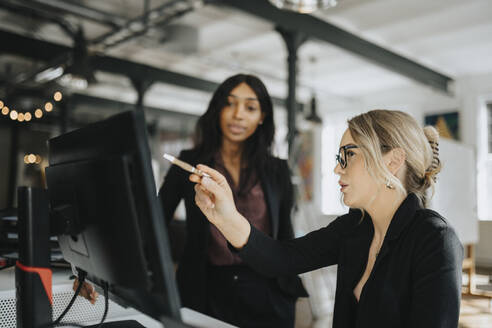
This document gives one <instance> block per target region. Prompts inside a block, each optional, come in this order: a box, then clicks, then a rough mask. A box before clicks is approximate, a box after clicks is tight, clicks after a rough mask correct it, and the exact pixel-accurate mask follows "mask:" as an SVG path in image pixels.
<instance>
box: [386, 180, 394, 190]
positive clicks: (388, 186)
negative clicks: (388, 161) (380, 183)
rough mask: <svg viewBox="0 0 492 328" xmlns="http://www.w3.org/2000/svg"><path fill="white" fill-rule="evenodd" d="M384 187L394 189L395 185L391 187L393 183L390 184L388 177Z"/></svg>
mask: <svg viewBox="0 0 492 328" xmlns="http://www.w3.org/2000/svg"><path fill="white" fill-rule="evenodd" d="M386 188H388V189H395V187H393V185H392V184H391V182H390V179H389V178H387V179H386Z"/></svg>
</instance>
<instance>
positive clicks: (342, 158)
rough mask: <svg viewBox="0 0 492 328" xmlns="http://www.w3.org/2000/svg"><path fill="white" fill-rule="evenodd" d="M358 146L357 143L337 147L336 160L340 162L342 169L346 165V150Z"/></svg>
mask: <svg viewBox="0 0 492 328" xmlns="http://www.w3.org/2000/svg"><path fill="white" fill-rule="evenodd" d="M354 148H359V146H357V145H345V146H342V147H340V148H339V149H338V155H336V157H335V158H336V161H337V162H338V163H339V164H340V167H341V168H342V169H344V168H346V167H347V150H348V149H354Z"/></svg>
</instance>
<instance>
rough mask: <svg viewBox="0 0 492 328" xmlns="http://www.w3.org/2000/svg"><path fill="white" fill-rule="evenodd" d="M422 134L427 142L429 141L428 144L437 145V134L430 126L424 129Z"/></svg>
mask: <svg viewBox="0 0 492 328" xmlns="http://www.w3.org/2000/svg"><path fill="white" fill-rule="evenodd" d="M424 134H425V136H426V138H427V140H429V143H439V132H437V130H436V128H435V127H433V126H432V125H427V126H425V127H424Z"/></svg>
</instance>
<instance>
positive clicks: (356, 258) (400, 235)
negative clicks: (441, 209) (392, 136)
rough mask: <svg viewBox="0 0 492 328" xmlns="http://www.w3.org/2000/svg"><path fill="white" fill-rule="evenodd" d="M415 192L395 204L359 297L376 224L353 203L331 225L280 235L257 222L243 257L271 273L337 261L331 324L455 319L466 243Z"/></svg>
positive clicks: (447, 323)
mask: <svg viewBox="0 0 492 328" xmlns="http://www.w3.org/2000/svg"><path fill="white" fill-rule="evenodd" d="M419 204H420V202H419V200H418V198H417V196H416V195H415V194H409V195H408V197H407V198H406V199H405V200H404V201H403V203H402V204H401V205H400V207H399V208H398V210H397V211H396V213H395V215H394V217H393V219H392V221H391V223H390V225H389V227H388V231H387V233H386V237H385V239H384V241H383V244H382V247H381V250H380V253H379V255H378V257H377V259H376V262H375V264H374V268H373V270H372V273H371V275H370V277H369V279H368V280H367V282H366V284H365V286H364V288H363V290H362V292H361V295H360V300H359V302H358V303H357V301H356V299H355V296H354V288H355V286H356V285H357V283H358V282H359V280H360V279H361V277H362V275H363V273H364V271H365V268H366V264H367V258H368V254H369V247H370V245H371V241H372V237H373V235H374V226H373V224H372V220H371V218H370V217H369V215H368V214H367V213H366V214H365V218H364V219H363V220H361V212H360V211H359V210H351V211H349V213H348V214H346V215H343V216H340V217H338V218H337V219H336V220H335V221H333V222H332V223H330V224H329V225H328V226H327V227H325V228H322V229H319V230H317V231H314V232H311V233H309V234H307V235H306V236H304V237H301V238H297V239H293V240H289V241H285V242H278V241H275V240H273V239H271V238H270V237H268V236H266V235H264V234H262V233H261V232H259V231H258V230H256V229H254V227H251V235H250V237H249V240H248V242H247V244H246V245H245V246H244V247H243V248H242V249H241V250H240V251H239V255H240V256H241V258H242V259H243V260H244V261H245V262H246V263H248V264H250V265H251V266H252V267H253V268H255V269H256V270H257V271H259V272H262V273H263V274H265V275H268V276H281V275H284V274H299V273H303V272H307V271H311V270H315V269H318V268H321V267H325V266H328V265H332V264H338V270H337V289H336V296H335V309H334V318H333V327H335V328H338V327H340V328H342V327H343V328H347V327H371V328H373V327H378V328H380V327H419V328H422V327H432V328H438V327H457V326H458V317H459V308H460V296H461V274H462V272H461V265H462V261H463V247H462V245H461V243H460V241H459V240H458V237H457V236H456V234H455V232H454V230H453V228H452V227H451V226H450V225H449V224H448V223H447V221H446V220H445V219H444V218H442V217H441V216H440V215H439V214H438V213H436V212H434V211H432V210H429V209H423V208H421V207H420V205H419Z"/></svg>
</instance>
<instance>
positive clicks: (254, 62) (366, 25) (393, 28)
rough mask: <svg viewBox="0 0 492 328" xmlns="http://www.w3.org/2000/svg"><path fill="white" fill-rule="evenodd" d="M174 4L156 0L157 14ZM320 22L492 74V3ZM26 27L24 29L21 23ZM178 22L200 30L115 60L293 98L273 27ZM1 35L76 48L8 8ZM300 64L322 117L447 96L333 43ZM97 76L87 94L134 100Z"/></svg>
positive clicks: (123, 84) (157, 92) (374, 5)
mask: <svg viewBox="0 0 492 328" xmlns="http://www.w3.org/2000/svg"><path fill="white" fill-rule="evenodd" d="M82 2H83V3H84V4H85V5H87V6H90V7H93V8H98V9H100V10H104V11H106V12H111V13H113V14H115V15H117V16H119V17H123V18H126V19H130V18H134V17H137V16H139V15H140V14H141V13H142V12H143V1H131V0H105V1H99V0H85V1H82ZM165 2H166V1H164V0H159V1H157V0H154V1H151V8H153V7H155V6H158V5H161V4H163V3H165ZM314 15H315V16H317V17H318V18H321V19H323V20H326V21H327V22H329V23H332V24H335V25H337V26H338V27H341V28H343V29H345V30H347V31H350V32H352V33H354V34H356V35H358V36H360V37H362V38H364V39H366V40H369V41H371V42H373V43H375V44H378V45H380V46H382V47H384V48H387V49H389V50H391V51H393V52H396V53H398V54H401V55H403V56H405V57H407V58H409V59H412V60H414V61H416V62H419V63H421V64H423V65H425V66H427V67H429V68H432V69H434V70H437V71H439V72H441V73H443V74H446V75H448V76H450V77H452V78H454V79H459V78H460V77H463V76H470V75H479V74H484V73H492V19H491V17H492V1H490V0H467V1H463V0H432V1H429V0H412V1H403V0H342V1H340V2H339V5H338V6H337V7H335V8H331V9H327V10H324V11H320V12H316V13H315V14H314ZM66 18H67V19H68V20H70V21H71V22H74V23H77V22H82V23H83V26H84V27H85V29H86V35H87V37H88V39H92V38H95V37H97V36H99V35H101V34H102V33H106V32H108V31H109V29H108V27H105V26H103V25H100V24H97V23H93V22H89V21H83V20H80V19H78V18H75V17H73V16H67V17H66ZM19 21H21V22H22V23H21V24H18V23H19ZM172 24H173V25H185V26H188V27H193V28H195V30H194V31H193V29H191V32H192V33H191V34H189V35H188V36H187V37H181V38H179V37H178V38H177V39H172V35H171V40H169V41H168V42H164V43H161V42H160V41H159V40H160V39H162V37H163V36H164V35H165V33H163V31H162V30H153V31H150V32H149V33H148V35H146V36H144V37H141V38H138V39H135V40H134V41H130V42H127V43H125V44H123V45H120V46H117V47H115V48H112V49H111V50H109V51H108V54H110V55H113V56H117V57H121V58H125V59H128V60H131V61H135V62H140V63H145V64H147V65H152V66H155V67H160V68H166V69H169V70H172V71H176V72H181V73H185V74H188V75H192V76H196V77H200V78H203V79H208V80H211V81H215V82H221V81H222V80H223V79H225V78H226V77H228V76H230V75H232V74H235V73H237V72H248V73H253V74H256V75H258V76H260V77H261V78H262V79H263V80H264V81H265V82H266V84H267V87H268V88H269V90H270V92H271V93H272V95H274V96H277V97H280V98H283V97H285V96H286V94H287V82H286V80H287V72H286V67H287V66H286V65H287V64H286V58H287V53H286V50H285V46H284V43H283V41H282V39H281V37H280V35H279V34H278V33H277V32H275V30H274V26H273V25H272V24H270V23H269V22H267V21H264V20H261V19H259V18H256V17H253V16H251V15H247V14H245V13H243V12H241V11H238V10H234V9H231V8H224V7H217V6H213V5H206V6H204V7H201V8H198V9H196V10H194V11H193V12H191V13H189V14H186V15H185V16H183V17H180V18H178V19H176V20H174V21H173V22H172ZM0 28H1V29H8V30H14V31H17V32H23V33H25V32H29V33H34V36H36V37H38V38H42V39H46V40H52V41H56V42H60V43H64V44H70V40H69V39H68V38H67V37H66V36H65V35H64V34H63V33H62V32H60V29H59V28H58V27H57V26H55V25H53V24H37V22H36V21H35V20H29V19H27V20H26V19H25V18H21V17H19V16H16V15H12V14H11V13H7V12H5V11H4V10H2V11H0ZM193 32H194V33H195V34H193ZM168 36H169V34H168ZM4 60H5V59H4V58H3V59H2V62H3V61H4ZM298 67H299V94H298V98H299V101H303V102H304V101H307V100H308V99H309V97H310V96H311V94H312V92H315V93H316V94H317V96H318V97H319V103H320V107H321V108H322V109H323V110H330V109H333V107H334V106H335V107H336V106H341V107H342V106H343V105H344V104H345V105H348V106H350V105H352V104H354V103H358V104H360V103H363V102H369V103H370V102H371V99H372V100H374V99H379V98H380V97H382V96H381V95H383V94H392V90H395V92H396V93H397V94H401V93H402V92H404V91H405V90H412V92H414V93H415V92H421V93H420V94H423V95H426V96H431V95H435V96H436V97H443V96H442V95H440V94H436V92H435V91H433V90H431V89H429V88H427V87H423V86H421V85H419V84H417V83H416V82H414V81H412V80H410V79H408V78H406V77H404V76H401V75H398V74H396V73H393V72H391V71H388V70H386V69H384V68H381V67H379V66H376V65H374V64H372V63H370V62H368V61H366V60H365V59H363V58H360V57H358V56H356V55H353V54H351V53H349V52H347V51H345V50H342V49H340V48H337V47H335V46H333V45H330V44H328V43H326V42H321V41H316V40H310V41H308V42H306V43H305V44H304V45H303V46H302V47H301V49H300V51H299V65H298ZM97 77H98V80H99V81H100V83H99V84H98V85H95V86H92V87H90V88H89V89H88V90H87V91H86V92H87V93H89V94H94V95H98V96H101V97H103V96H104V97H108V98H115V99H118V100H123V101H129V102H132V101H135V99H136V93H135V92H134V91H133V90H132V87H131V84H130V83H129V82H128V81H126V79H124V78H121V77H116V76H111V75H109V74H99V73H98V75H97ZM417 94H418V93H417ZM209 97H210V95H209V94H207V93H204V92H198V91H193V90H187V89H183V88H177V87H173V86H169V85H166V84H155V85H153V86H152V88H151V90H150V91H149V92H148V94H147V95H146V98H145V104H147V105H150V106H154V107H162V108H167V109H174V110H179V111H185V112H188V113H196V114H201V113H203V111H204V110H205V108H206V105H207V103H208V99H209ZM378 97H379V98H378ZM327 104H330V105H329V106H328V105H327ZM334 104H335V105H334Z"/></svg>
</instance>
